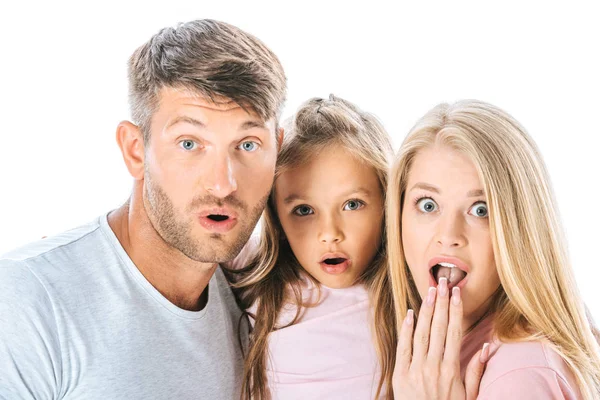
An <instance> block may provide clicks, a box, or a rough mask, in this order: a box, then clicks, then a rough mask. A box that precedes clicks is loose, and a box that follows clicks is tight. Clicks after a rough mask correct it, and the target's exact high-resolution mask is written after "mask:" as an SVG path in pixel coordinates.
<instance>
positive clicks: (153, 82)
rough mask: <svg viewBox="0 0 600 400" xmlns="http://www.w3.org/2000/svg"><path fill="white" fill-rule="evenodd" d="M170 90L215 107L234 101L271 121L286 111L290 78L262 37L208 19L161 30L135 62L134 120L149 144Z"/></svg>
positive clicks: (132, 69)
mask: <svg viewBox="0 0 600 400" xmlns="http://www.w3.org/2000/svg"><path fill="white" fill-rule="evenodd" d="M164 87H173V88H182V89H186V90H190V91H191V92H193V93H197V94H198V95H200V96H202V97H205V98H207V99H209V100H211V101H215V102H216V101H217V100H218V98H225V99H229V100H233V101H234V102H236V103H237V104H239V105H240V106H241V107H244V108H249V109H251V110H252V111H254V112H256V113H257V114H258V115H259V116H260V117H261V118H263V119H264V120H265V121H266V120H268V119H270V118H273V117H275V118H277V117H278V116H279V113H280V112H281V107H282V105H283V102H284V100H285V92H286V78H285V74H284V72H283V67H282V66H281V63H280V62H279V60H278V59H277V57H276V56H275V54H274V53H273V52H272V51H271V50H269V49H268V48H267V47H266V46H265V45H264V44H263V43H262V42H261V41H259V40H258V39H257V38H256V37H254V36H252V35H250V34H248V33H246V32H244V31H242V30H241V29H239V28H236V27H235V26H233V25H229V24H227V23H224V22H220V21H214V20H209V19H203V20H196V21H191V22H186V23H182V24H179V25H178V26H177V27H169V28H164V29H162V30H160V31H159V32H158V33H157V34H156V35H154V36H153V37H152V38H151V39H150V40H149V41H148V42H146V43H145V44H144V45H142V46H141V47H139V48H138V49H137V50H136V51H135V52H134V53H133V55H132V56H131V58H130V59H129V103H130V107H131V116H132V119H133V122H134V123H135V124H137V125H138V126H139V127H140V129H141V130H142V132H143V135H144V141H145V142H148V140H149V138H150V120H151V118H152V115H153V113H154V112H155V111H156V110H157V109H158V105H159V104H158V103H159V97H158V95H159V92H160V90H161V89H162V88H164Z"/></svg>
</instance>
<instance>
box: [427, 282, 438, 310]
mask: <svg viewBox="0 0 600 400" xmlns="http://www.w3.org/2000/svg"><path fill="white" fill-rule="evenodd" d="M435 292H436V289H435V287H433V286H432V287H430V288H429V293H427V305H428V306H433V303H435Z"/></svg>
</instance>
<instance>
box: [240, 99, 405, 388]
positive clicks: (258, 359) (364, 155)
mask: <svg viewBox="0 0 600 400" xmlns="http://www.w3.org/2000/svg"><path fill="white" fill-rule="evenodd" d="M284 128H285V136H284V141H283V143H282V147H281V151H280V154H279V157H278V160H277V167H276V172H275V185H274V187H273V190H272V191H271V196H270V197H269V201H268V203H267V207H266V209H265V212H264V214H263V220H262V235H261V238H260V244H259V248H258V253H257V255H256V257H255V258H254V259H253V261H252V262H251V263H250V265H249V266H248V267H247V268H244V270H243V271H242V274H243V278H242V279H241V280H240V282H239V283H238V284H237V285H236V286H237V288H238V289H237V290H236V291H237V294H238V297H239V299H240V303H241V304H240V306H241V307H243V308H244V309H248V307H250V306H251V305H252V304H255V303H256V304H257V305H258V308H257V310H256V315H251V317H252V318H254V320H255V324H254V328H253V331H252V333H251V338H250V347H249V350H248V354H247V357H246V362H245V368H244V381H243V386H242V398H245V399H250V398H252V399H266V398H270V394H269V390H268V387H267V379H266V368H267V356H268V354H267V352H268V341H267V339H268V335H269V333H271V332H272V331H274V330H277V329H280V328H282V327H281V326H277V320H278V316H279V312H280V310H281V308H282V306H283V305H284V304H286V303H292V304H295V305H296V306H297V310H298V311H297V313H296V316H295V318H294V320H293V321H292V322H291V323H290V324H289V325H291V324H294V323H295V322H296V321H297V319H298V318H299V315H300V312H301V309H302V307H306V306H310V305H307V304H303V300H302V292H301V288H302V278H301V275H300V271H301V270H302V267H301V266H300V264H299V262H298V260H297V259H296V257H295V256H294V254H293V252H292V250H291V248H290V246H289V243H288V242H287V240H286V238H285V234H284V232H283V229H282V227H281V225H280V223H279V220H278V218H277V210H276V207H275V200H274V193H275V190H276V186H277V177H278V176H280V175H281V174H282V173H283V172H284V171H286V170H288V169H290V168H294V167H297V166H300V165H302V164H303V163H306V162H307V161H308V160H310V159H311V157H313V156H314V155H315V154H317V153H318V152H321V151H326V149H327V148H330V147H331V146H339V147H342V148H344V149H345V150H347V151H348V152H349V153H351V154H353V155H354V156H355V157H356V158H357V159H358V160H360V162H362V163H364V165H365V167H366V168H373V170H374V171H375V172H376V174H377V177H378V178H379V182H380V186H381V191H382V193H385V188H386V187H387V173H388V170H389V164H390V162H391V158H392V147H391V144H390V140H389V137H388V135H387V133H386V131H385V130H384V128H383V126H382V125H381V124H380V123H379V121H378V120H377V119H376V118H375V117H374V116H373V115H371V114H369V113H366V112H364V111H361V110H360V109H359V108H358V107H356V106H355V105H353V104H352V103H350V102H348V101H346V100H343V99H341V98H339V97H335V96H333V95H331V96H330V97H329V99H321V98H313V99H311V100H309V101H307V102H306V103H304V104H303V105H302V106H301V108H300V109H299V110H298V112H297V113H296V115H295V116H294V117H292V118H291V119H290V120H288V121H287V123H286V124H284ZM334 184H335V183H334ZM384 228H385V226H384V225H383V224H382V229H381V234H382V241H381V245H380V249H379V251H378V252H377V255H376V257H375V259H374V260H373V261H372V265H371V266H370V267H369V268H367V270H366V271H365V273H364V274H363V275H362V276H361V277H360V281H361V282H362V283H364V284H365V286H366V288H367V290H368V292H369V297H370V300H371V303H370V304H372V305H373V324H372V326H373V333H374V339H375V344H376V349H377V353H378V357H379V361H380V365H381V372H382V375H381V380H380V382H379V386H378V395H379V392H380V391H381V390H382V388H383V387H384V385H385V388H386V390H387V392H388V393H389V394H391V376H392V372H393V367H394V360H393V356H394V355H395V346H396V327H395V319H394V312H393V298H392V293H391V286H390V283H389V279H388V274H387V258H386V255H385V243H386V241H385V229H384ZM309 278H310V276H309ZM313 281H314V279H313ZM315 283H316V281H315Z"/></svg>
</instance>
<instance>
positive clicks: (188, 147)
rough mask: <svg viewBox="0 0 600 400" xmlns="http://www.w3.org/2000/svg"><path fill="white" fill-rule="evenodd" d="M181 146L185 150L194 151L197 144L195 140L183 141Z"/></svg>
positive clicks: (180, 143)
mask: <svg viewBox="0 0 600 400" xmlns="http://www.w3.org/2000/svg"><path fill="white" fill-rule="evenodd" d="M179 145H180V146H181V147H182V148H183V149H184V150H194V149H195V148H196V142H194V141H193V140H182V141H181V142H179Z"/></svg>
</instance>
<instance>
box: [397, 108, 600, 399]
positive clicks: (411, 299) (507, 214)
mask: <svg viewBox="0 0 600 400" xmlns="http://www.w3.org/2000/svg"><path fill="white" fill-rule="evenodd" d="M437 144H441V145H447V146H451V147H452V148H454V149H456V150H457V151H459V152H461V153H463V154H464V155H466V156H467V157H469V158H470V160H471V161H472V162H473V163H474V165H475V168H476V169H477V171H478V173H479V177H480V180H481V182H482V184H483V188H484V191H485V194H486V197H487V202H488V207H489V223H490V232H491V240H492V245H493V249H494V256H495V263H496V267H497V270H498V275H499V276H500V282H501V287H500V289H499V290H498V291H497V292H496V293H495V295H494V299H493V301H492V306H491V308H492V309H491V310H490V312H493V313H495V317H494V326H495V328H494V329H495V334H496V335H497V336H498V338H499V339H500V340H502V341H530V340H540V339H545V340H548V341H549V343H550V345H551V346H552V347H553V348H554V350H556V351H557V353H558V354H560V355H561V356H562V357H563V359H564V360H565V362H566V363H567V364H568V365H569V366H570V368H571V370H572V371H573V373H574V375H575V377H576V379H577V381H578V383H579V385H580V389H581V392H582V394H583V396H584V398H586V399H592V398H597V397H595V396H597V394H598V393H600V352H599V348H598V344H597V343H596V341H595V338H594V336H593V334H592V327H591V326H590V323H589V321H588V319H587V318H586V314H585V307H584V304H583V301H582V300H581V297H580V295H579V292H578V289H577V285H576V283H575V278H574V276H573V271H572V269H571V265H570V263H569V259H568V255H567V246H566V240H565V237H564V234H563V230H562V227H561V224H560V221H559V215H558V210H557V207H556V202H555V199H554V195H553V192H552V188H551V186H550V180H549V178H548V173H547V171H546V167H545V165H544V162H543V161H542V157H541V155H540V153H539V151H538V149H537V146H536V145H535V143H534V141H533V140H532V139H531V137H530V136H529V135H528V134H527V133H526V132H525V130H524V129H523V127H522V126H521V125H520V124H519V123H518V122H517V121H516V120H515V119H513V118H512V117H511V116H510V115H508V114H507V113H506V112H504V111H502V110H500V109H498V108H496V107H494V106H492V105H490V104H487V103H484V102H480V101H472V100H466V101H459V102H457V103H454V104H452V105H448V104H440V105H438V106H437V107H435V108H433V109H432V110H431V111H429V112H428V113H427V114H426V115H425V116H424V117H423V118H421V119H420V120H419V121H418V122H417V124H416V125H415V126H414V127H413V129H412V130H411V131H410V133H409V134H408V136H407V137H406V139H405V140H404V143H403V144H402V146H401V148H400V151H399V153H398V155H397V157H396V160H395V162H394V165H393V167H392V170H391V173H390V178H389V185H388V197H387V213H388V214H387V217H388V218H387V230H388V256H389V266H390V277H391V283H392V288H393V291H394V302H395V307H396V321H397V324H400V323H401V321H402V319H403V318H404V316H405V315H406V312H407V310H408V309H409V308H412V309H414V310H415V312H417V311H418V310H419V305H420V303H421V301H420V296H419V293H418V292H417V289H416V287H415V284H414V282H413V281H412V278H411V276H410V271H409V269H408V266H407V264H406V260H405V257H404V250H403V247H402V241H401V237H402V225H401V220H402V204H403V199H404V194H405V192H406V185H407V180H408V175H409V173H410V169H411V166H412V163H413V160H414V158H415V155H416V154H417V153H418V152H419V151H421V150H422V149H423V148H425V147H429V146H434V145H437ZM398 326H400V325H398Z"/></svg>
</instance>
